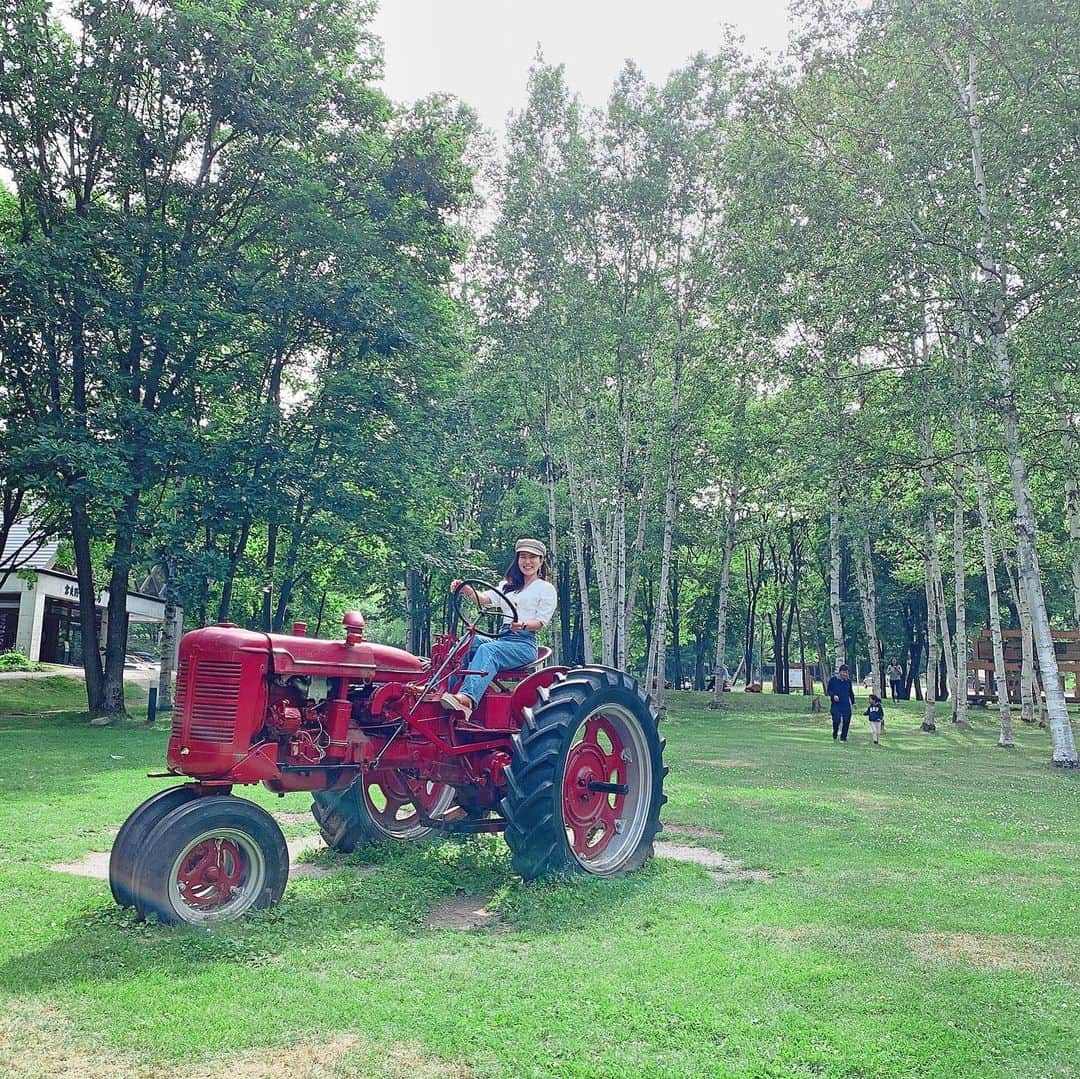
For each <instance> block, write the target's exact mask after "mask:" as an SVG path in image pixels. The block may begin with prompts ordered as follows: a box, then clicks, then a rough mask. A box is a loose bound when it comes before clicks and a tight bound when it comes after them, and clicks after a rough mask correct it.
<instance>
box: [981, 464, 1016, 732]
mask: <svg viewBox="0 0 1080 1079" xmlns="http://www.w3.org/2000/svg"><path fill="white" fill-rule="evenodd" d="M975 487H976V492H977V494H978V499H979V528H980V531H981V533H982V550H983V569H984V571H985V573H986V594H987V599H988V603H989V608H990V640H991V643H992V645H993V649H994V681H995V682H996V683H997V695H998V714H999V715H1000V717H1001V734H1000V735H999V737H998V745H999V746H1003V747H1005V748H1007V749H1008V748H1011V747H1012V746H1013V745H1014V744H1015V743H1014V742H1013V735H1012V710H1011V709H1010V708H1009V683H1008V678H1007V677H1006V671H1005V647H1004V643H1003V641H1002V636H1001V603H1000V600H999V598H998V586H997V569H996V568H995V565H994V563H995V559H994V542H993V535H992V533H991V530H990V507H989V500H988V499H987V497H986V474H985V472H984V471H983V470H982V468H981V467H978V468H977V469H976V474H975Z"/></svg>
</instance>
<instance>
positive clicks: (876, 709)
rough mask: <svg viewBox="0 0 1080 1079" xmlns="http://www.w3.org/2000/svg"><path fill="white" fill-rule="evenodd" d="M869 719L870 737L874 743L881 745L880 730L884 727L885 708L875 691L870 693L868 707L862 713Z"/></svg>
mask: <svg viewBox="0 0 1080 1079" xmlns="http://www.w3.org/2000/svg"><path fill="white" fill-rule="evenodd" d="M863 715H865V716H866V718H867V719H868V720H870V737H871V738H873V740H874V745H876V746H879V745H881V732H882V730H884V728H885V709H884V708H882V707H881V698H880V697H879V696H878V695H877V694H876V693H871V694H870V707H869V708H867V710H866V711H865V712H864V713H863Z"/></svg>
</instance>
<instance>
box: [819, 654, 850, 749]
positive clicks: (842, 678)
mask: <svg viewBox="0 0 1080 1079" xmlns="http://www.w3.org/2000/svg"><path fill="white" fill-rule="evenodd" d="M825 692H826V693H827V694H828V695H829V712H830V713H831V714H832V736H833V741H834V742H835V741H836V739H837V736H839V738H840V741H841V742H846V741H847V734H848V727H850V726H851V706H852V705H853V704H854V703H855V687H854V686H853V685H852V684H851V678H850V677H849V675H848V665H847V664H846V663H841V664H840V668H839V670H838V671H837V672H836V674H834V675H833V676H832V678H830V679H829V685H828V687H827V688H826V690H825Z"/></svg>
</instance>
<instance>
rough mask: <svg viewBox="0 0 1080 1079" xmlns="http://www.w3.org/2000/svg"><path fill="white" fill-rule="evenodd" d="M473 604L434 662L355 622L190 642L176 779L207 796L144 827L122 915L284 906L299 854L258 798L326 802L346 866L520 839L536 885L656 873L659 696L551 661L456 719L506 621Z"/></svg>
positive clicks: (217, 631)
mask: <svg viewBox="0 0 1080 1079" xmlns="http://www.w3.org/2000/svg"><path fill="white" fill-rule="evenodd" d="M462 585H475V586H477V587H484V588H487V587H490V586H488V585H487V584H485V582H483V581H475V580H470V581H464V582H462ZM466 595H467V593H466V592H464V591H462V586H459V587H458V589H457V590H456V591H455V593H454V594H453V596H452V597H451V604H450V607H451V611H452V618H451V620H450V624H449V627H448V632H446V633H443V634H439V635H437V636H436V638H435V644H434V646H433V648H432V655H431V658H430V659H422V658H419V657H417V656H414V655H412V654H411V653H409V652H406V651H403V650H401V649H398V648H392V647H389V646H387V645H381V644H374V643H371V642H369V641H366V640H365V639H364V620H363V618H362V616H361V615H360V614H358V613H355V612H350V613H348V614H346V615H345V618H344V627H345V639H344V641H326V640H318V639H315V638H311V637H307V636H306V629H305V627H304V625H303V624H302V623H297V624H296V625H294V627H293V632H292V633H291V634H267V633H258V632H253V631H251V630H245V629H240V628H238V627H237V626H235V625H231V624H229V623H222V624H220V625H217V626H213V627H208V628H206V629H198V630H194V631H193V632H191V633H188V634H186V635H185V636H184V638H183V640H182V641H181V644H180V664H179V669H178V673H177V685H176V695H175V708H174V712H173V725H172V733H171V736H170V738H169V748H168V766H169V770H168V772H167V773H164V774H166V775H171V776H188V777H190V778H191V782H187V783H184V784H182V785H180V786H173V787H169V788H168V789H166V790H163V791H161V792H160V793H158V794H155V795H154V796H153V797H151V798H149V799H148V800H147V801H145V802H143V804H142V805H140V806H139V807H138V808H137V809H136V810H135V811H134V812H133V813H132V814H131V816H130V817H128V819H127V821H125V823H124V825H123V827H122V828H121V829H120V832H119V834H118V835H117V837H116V841H115V843H114V845H113V849H112V855H111V858H110V862H109V882H110V885H111V888H112V892H113V896H114V897H115V899H116V901H117V902H118V903H120V904H121V905H122V906H131V905H134V906H135V907H136V908H137V910H138V911H139V913H140V914H141V915H143V916H148V915H151V914H153V915H156V916H157V917H158V918H159V919H160V920H162V921H165V922H187V923H191V924H199V925H204V924H208V923H212V922H217V921H225V920H230V919H233V918H238V917H240V916H241V915H242V914H244V912H245V911H248V910H253V909H256V908H259V907H266V906H270V905H272V904H274V903H276V902H277V901H278V900H279V899H280V898H281V895H282V892H283V891H284V890H285V884H286V881H287V879H288V873H289V856H288V852H287V850H286V846H285V837H284V836H283V835H282V832H281V829H280V828H279V827H278V824H277V822H276V821H275V820H274V818H273V817H272V816H271V815H270V814H269V813H267V812H266V810H264V809H262V808H261V807H260V806H258V805H256V804H255V803H254V802H250V801H248V800H247V799H244V798H239V797H237V796H236V795H234V794H233V793H232V792H233V788H234V787H236V786H238V785H241V784H246V783H264V784H265V785H266V786H267V787H269V788H270V790H272V791H276V792H277V793H279V794H282V795H283V794H286V793H288V792H290V791H312V792H313V794H314V804H313V805H312V807H311V810H312V813H313V814H314V817H315V820H316V822H317V823H318V825H319V830H320V831H321V833H322V835H323V837H324V838H325V840H326V842H327V843H328V844H329V845H330V846H331V847H333V848H335V849H336V850H339V851H343V852H350V851H353V850H355V849H357V848H358V847H361V846H363V845H365V844H368V843H378V842H387V841H395V842H407V841H411V840H417V839H421V838H423V837H425V836H428V835H430V834H431V833H433V832H442V833H475V832H499V831H501V832H503V833H504V835H505V837H506V842H507V844H508V845H509V847H510V851H511V855H512V864H513V867H514V869H515V870H516V871H517V872H518V873H520V874H521V876H522V877H524V878H525V879H526V880H528V879H531V878H534V877H539V876H543V875H546V874H575V873H585V874H593V875H595V876H601V877H610V876H616V875H619V874H622V873H625V872H627V871H629V870H632V869H635V868H637V867H638V866H640V865H641V863H642V862H644V861H645V859H646V858H647V857H648V856H649V854H650V853H651V850H652V842H653V837H654V836H655V834H656V833H657V831H659V829H660V807H661V805H662V804H663V803H664V801H665V800H666V799H665V797H664V794H663V784H664V776H665V774H666V772H667V769H666V768H665V767H664V764H663V760H662V753H663V740H662V739H661V738H660V736H659V734H658V732H657V723H656V713H655V711H654V710H653V709H652V707H651V706H650V703H649V699H648V697H647V696H646V694H645V693H644V692H643V691H642V690H641V689H640V688H639V687H638V685H637V683H636V682H635V681H634V679H633V678H632V677H631V676H630V675H628V674H625V673H624V672H622V671H618V670H613V669H611V668H608V667H597V666H589V667H573V668H566V667H545V666H543V663H544V662H545V660H546V659H547V658H548V655H549V650H548V649H546V648H544V649H541V650H540V656H539V658H538V660H537V662H536V663H535V664H533V665H532V666H530V667H528V668H522V669H519V670H513V671H501V672H499V674H498V675H497V677H496V678H495V681H494V682H493V683H492V685H491V687H490V688H489V689H488V691H487V693H486V694H485V695H484V697H483V699H482V700H480V701H479V702H477V705H476V708H475V709H474V711H473V712H472V714H471V716H469V717H468V718H465V717H464V716H463V715H462V714H461V713H454V712H448V711H446V710H445V709H444V708H443V706H442V704H441V703H440V698H441V696H442V694H443V693H444V692H445V691H446V690H447V689H448V688H451V682H452V681H453V688H456V686H457V682H458V680H459V679H460V677H461V676H462V675H463V674H466V673H468V671H467V669H466V668H465V664H464V660H465V657H466V655H467V653H468V650H469V646H470V644H471V642H472V641H473V639H474V638H475V637H476V636H478V635H479V636H482V637H483V636H490V635H491V634H490V632H488V630H491V629H494V628H495V627H494V625H492V624H491V623H488V622H486V621H485V619H488V618H490V617H492V615H491V612H492V608H480V607H477V606H476V605H475V602H474V601H473V600H472V599H471V598H466ZM507 602H508V603H509V602H510V601H509V600H507ZM510 606H511V608H512V607H513V605H512V604H510ZM496 613H497V612H496ZM514 617H515V619H516V617H517V615H516V612H515V614H514ZM482 626H484V627H486V628H481V627H482Z"/></svg>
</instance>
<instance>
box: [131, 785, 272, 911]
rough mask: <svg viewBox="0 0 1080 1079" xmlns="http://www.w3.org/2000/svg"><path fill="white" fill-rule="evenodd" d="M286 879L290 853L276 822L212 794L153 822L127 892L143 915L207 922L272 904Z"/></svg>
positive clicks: (249, 807)
mask: <svg viewBox="0 0 1080 1079" xmlns="http://www.w3.org/2000/svg"><path fill="white" fill-rule="evenodd" d="M288 879H289V852H288V849H287V847H286V846H285V836H284V835H283V834H282V832H281V829H280V828H279V827H278V824H277V822H276V821H275V820H274V818H273V817H271V816H270V814H269V813H267V812H266V810H265V809H262V808H261V807H260V806H257V805H255V803H254V802H249V801H247V800H246V799H244V798H236V797H234V796H233V795H214V796H208V797H204V798H197V799H195V800H194V801H190V802H186V803H184V804H182V805H179V806H177V807H176V808H174V809H172V810H171V811H170V812H169V813H167V814H166V815H165V816H164V817H162V818H161V819H160V820H159V821H158V822H157V824H156V825H154V827H153V828H152V829H151V831H150V833H149V835H148V836H147V839H146V843H145V847H144V850H143V851H142V852H141V853H140V854H139V855H138V856H137V858H136V864H135V879H134V885H133V889H132V891H133V893H134V898H135V906H136V908H137V909H138V911H139V913H140V914H141V915H142V916H143V917H144V918H145V917H149V916H150V915H151V914H153V915H156V916H157V918H158V919H159V920H160V921H163V922H169V923H186V924H188V925H210V924H212V923H215V922H228V921H233V920H234V919H236V918H239V917H241V916H242V915H243V914H246V913H247V912H248V911H249V910H257V909H259V908H262V907H269V906H273V905H274V904H275V903H277V902H278V901H279V900H280V899H281V896H282V893H283V892H284V891H285V885H286V883H287V881H288Z"/></svg>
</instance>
